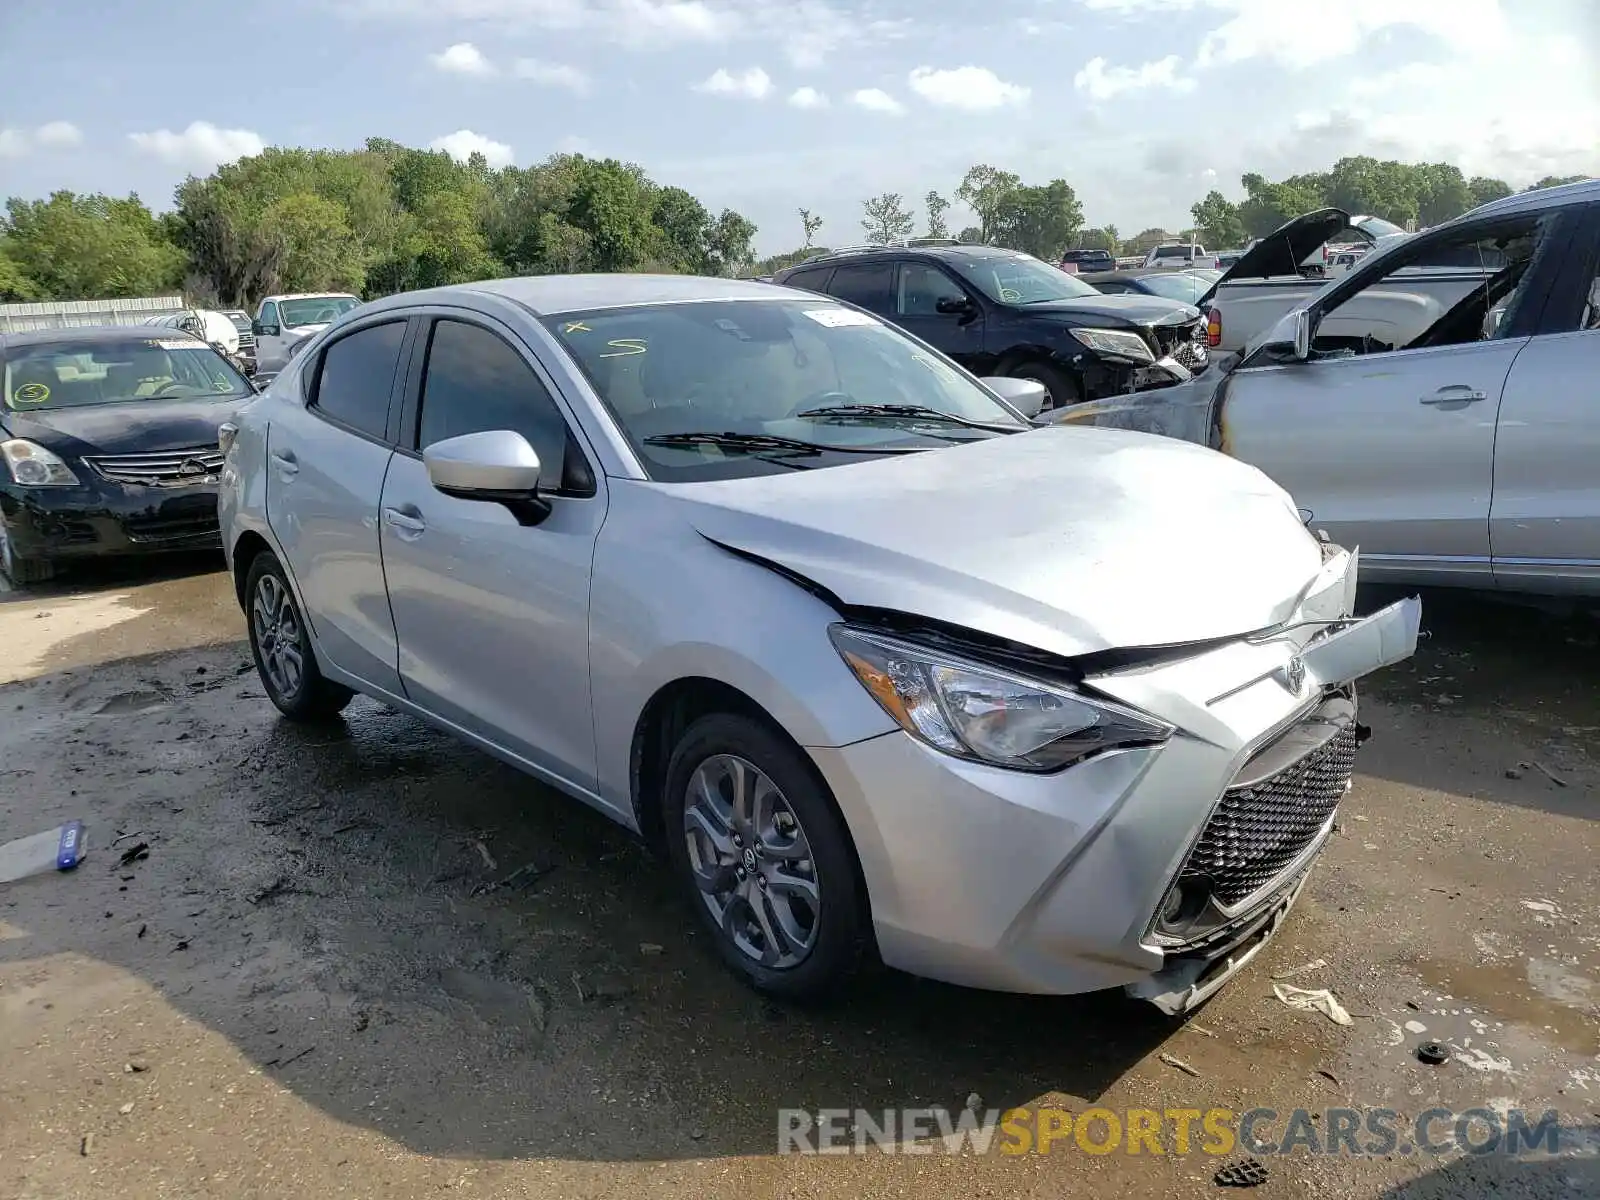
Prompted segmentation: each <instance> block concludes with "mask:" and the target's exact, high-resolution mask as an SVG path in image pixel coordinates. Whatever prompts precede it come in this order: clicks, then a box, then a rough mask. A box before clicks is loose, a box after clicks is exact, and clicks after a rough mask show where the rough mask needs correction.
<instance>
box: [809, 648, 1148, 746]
mask: <svg viewBox="0 0 1600 1200" xmlns="http://www.w3.org/2000/svg"><path fill="white" fill-rule="evenodd" d="M828 636H829V637H831V638H832V639H833V645H834V648H835V649H836V650H838V651H839V654H840V656H841V657H843V659H844V661H845V663H846V664H848V666H849V667H850V669H851V670H852V671H854V672H855V675H856V678H857V679H859V680H860V681H861V685H862V686H863V687H865V688H866V689H867V691H869V692H870V693H872V697H873V699H875V700H876V701H877V702H878V703H879V704H880V705H882V706H883V709H884V711H885V712H887V713H888V714H889V715H890V716H891V717H893V718H894V719H895V720H896V721H897V722H899V724H900V727H901V728H902V729H904V730H905V731H906V732H907V733H909V734H911V736H912V737H915V738H917V739H919V740H920V741H923V742H926V743H927V744H928V745H930V746H932V747H934V748H935V749H936V750H942V751H944V752H945V753H946V754H951V755H954V756H956V757H957V758H967V759H974V760H976V761H978V762H985V763H990V764H992V765H994V766H997V767H1009V768H1012V769H1014V770H1018V771H1056V770H1059V769H1061V768H1062V767H1066V766H1070V765H1071V764H1073V763H1075V762H1080V761H1082V760H1083V759H1085V758H1088V757H1089V756H1090V755H1092V754H1098V753H1100V752H1101V751H1102V750H1111V749H1115V748H1116V747H1119V746H1148V745H1152V744H1154V743H1158V742H1164V741H1166V740H1167V739H1168V738H1169V737H1171V736H1172V734H1173V727H1172V726H1171V725H1168V724H1166V723H1165V722H1163V721H1158V720H1156V719H1155V718H1154V717H1148V716H1145V715H1144V714H1143V713H1138V712H1134V711H1133V710H1132V709H1128V708H1123V707H1122V706H1121V705H1117V704H1112V703H1110V702H1109V701H1106V700H1101V699H1099V698H1098V697H1094V696H1088V695H1085V694H1083V693H1082V692H1078V691H1075V690H1073V689H1071V688H1069V687H1065V686H1062V685H1058V684H1052V683H1044V682H1041V681H1037V680H1027V679H1022V678H1019V677H1016V676H1012V675H1008V674H1006V673H1005V672H1003V671H999V670H996V669H995V668H993V667H988V666H984V665H982V664H979V663H971V662H964V661H962V660H961V659H959V658H956V657H954V656H951V655H948V654H944V653H942V652H940V651H936V650H930V649H927V648H926V647H922V646H917V645H914V644H912V643H909V642H902V641H899V640H897V639H895V638H890V637H884V636H883V635H881V634H877V633H868V632H866V631H865V630H861V629H852V628H850V627H849V626H847V625H832V626H829V628H828Z"/></svg>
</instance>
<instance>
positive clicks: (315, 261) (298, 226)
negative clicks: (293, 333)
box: [260, 192, 367, 292]
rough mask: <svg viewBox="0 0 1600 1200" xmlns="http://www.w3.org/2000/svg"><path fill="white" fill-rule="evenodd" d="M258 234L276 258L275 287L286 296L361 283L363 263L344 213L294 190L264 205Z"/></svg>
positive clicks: (354, 286) (346, 288)
mask: <svg viewBox="0 0 1600 1200" xmlns="http://www.w3.org/2000/svg"><path fill="white" fill-rule="evenodd" d="M260 234H261V236H262V238H263V239H264V240H265V241H266V242H267V243H268V244H270V245H271V246H273V247H274V248H275V250H276V251H277V255H278V259H277V262H278V272H277V275H278V279H277V285H278V286H279V287H280V288H282V289H284V290H285V291H291V292H324V291H334V290H337V291H351V292H359V291H361V289H362V288H363V287H364V286H365V285H366V276H367V270H366V264H365V263H364V262H363V261H362V256H361V253H360V249H359V248H358V246H357V245H356V240H355V234H354V233H353V232H352V231H351V229H350V224H349V222H348V221H347V220H346V218H345V210H344V209H342V208H340V207H339V205H337V204H335V203H334V202H333V201H331V200H324V199H323V198H322V197H321V196H314V195H312V194H310V193H308V192H297V193H295V194H294V195H292V196H285V197H284V198H283V199H281V200H275V201H273V202H272V204H270V205H268V207H267V210H266V211H265V212H264V213H262V214H261V223H260Z"/></svg>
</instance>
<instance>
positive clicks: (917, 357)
mask: <svg viewBox="0 0 1600 1200" xmlns="http://www.w3.org/2000/svg"><path fill="white" fill-rule="evenodd" d="M545 324H546V325H547V326H548V328H549V329H550V331H551V332H552V333H553V334H554V335H555V336H556V337H557V338H558V339H559V340H560V341H561V343H562V344H563V345H564V346H565V347H566V348H567V351H568V352H569V353H570V354H571V355H572V357H573V358H574V359H575V360H576V361H577V363H578V365H579V366H580V367H581V368H582V369H583V371H584V374H585V375H587V376H588V378H589V381H590V383H592V384H593V385H594V389H595V391H596V392H598V393H599V395H600V398H601V399H602V400H603V401H604V402H605V404H606V407H607V408H608V409H609V410H610V411H611V414H612V416H613V417H614V418H615V419H616V421H617V424H618V426H619V427H620V428H621V429H622V431H623V433H624V434H625V435H626V436H627V438H628V440H629V442H631V443H632V444H633V447H634V449H635V451H636V452H637V453H638V455H639V459H640V462H641V463H643V464H644V467H645V469H646V470H647V471H648V472H649V473H650V476H651V478H653V479H662V480H693V479H715V478H727V477H730V476H743V475H757V474H770V473H772V472H773V471H777V470H785V469H796V468H807V467H810V468H815V467H825V466H836V465H838V464H840V463H843V462H859V461H861V459H862V457H863V452H867V453H871V452H874V451H878V452H882V453H885V454H889V453H896V452H901V451H905V450H916V449H935V448H937V447H940V446H948V445H950V444H952V443H953V442H958V441H970V440H972V439H975V438H987V437H994V436H997V433H996V432H994V431H989V430H983V429H973V428H971V427H970V426H967V425H963V424H960V423H959V421H982V422H988V423H992V424H994V425H997V426H1003V427H1004V429H1005V431H1013V430H1014V431H1017V432H1020V431H1022V430H1024V429H1027V428H1029V426H1028V425H1027V424H1026V423H1024V422H1023V421H1021V420H1020V418H1018V416H1017V415H1016V414H1015V413H1013V412H1012V411H1011V410H1010V409H1008V408H1006V407H1005V406H1003V405H1002V404H1000V403H999V402H998V401H997V400H995V399H994V398H993V397H991V396H990V395H989V394H988V393H987V392H985V391H984V390H983V389H982V388H981V387H979V386H978V384H977V383H975V382H974V381H973V379H972V378H971V377H970V376H969V375H967V374H966V373H965V372H963V371H962V370H961V369H960V368H958V367H955V366H953V365H951V364H950V363H948V362H946V361H945V360H944V359H942V358H939V357H936V356H935V355H933V354H931V353H929V352H928V351H926V350H924V349H923V348H922V347H920V346H918V345H917V344H916V343H915V342H913V341H911V340H910V339H909V338H908V337H906V336H905V335H904V334H902V333H900V332H898V331H897V330H895V329H894V328H892V327H891V326H888V325H885V324H884V323H883V322H881V321H879V320H877V319H876V318H875V317H871V316H868V315H867V314H865V313H862V312H858V311H857V310H855V309H851V308H845V307H843V306H842V305H838V304H830V303H828V302H827V301H826V300H820V299H817V300H795V301H790V300H727V301H715V302H701V303H691V304H662V305H638V306H632V307H628V308H618V309H603V310H597V311H593V312H585V313H568V314H565V315H563V316H559V317H550V318H547V319H546V322H545ZM880 404H888V405H901V406H914V407H917V408H925V409H931V410H934V413H933V414H932V415H931V416H913V415H906V414H874V413H839V412H834V413H831V414H830V413H822V412H815V411H813V410H819V409H835V410H837V409H839V408H841V407H843V406H846V405H880ZM806 413H811V415H802V414H806ZM938 414H948V415H949V417H950V418H955V419H959V420H949V421H944V420H941V419H940V418H939V416H938ZM685 433H700V434H704V433H712V434H721V433H735V434H748V435H759V436H763V437H768V438H788V439H794V440H799V441H804V442H808V443H814V444H815V445H816V446H817V447H818V448H819V449H821V450H824V451H826V450H828V449H835V450H836V452H835V453H831V454H830V453H820V454H815V455H813V456H812V457H810V458H802V457H800V456H798V455H793V454H792V452H791V453H790V454H788V455H786V454H784V453H783V452H781V451H773V452H772V453H770V454H760V455H758V454H757V453H753V452H751V451H750V449H748V448H746V449H741V448H739V447H734V446H726V445H723V446H717V445H693V446H683V445H676V446H663V445H660V444H653V442H652V439H657V438H661V437H664V436H670V435H673V434H685Z"/></svg>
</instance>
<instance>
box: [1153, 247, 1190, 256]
mask: <svg viewBox="0 0 1600 1200" xmlns="http://www.w3.org/2000/svg"><path fill="white" fill-rule="evenodd" d="M1199 253H1200V249H1199V247H1198V246H1197V247H1195V248H1194V249H1192V250H1191V249H1190V248H1189V247H1188V246H1157V247H1156V257H1157V258H1193V257H1195V256H1196V255H1198V254H1199Z"/></svg>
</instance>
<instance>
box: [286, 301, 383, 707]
mask: <svg viewBox="0 0 1600 1200" xmlns="http://www.w3.org/2000/svg"><path fill="white" fill-rule="evenodd" d="M405 335H406V321H405V319H404V318H401V319H398V320H388V321H383V322H380V323H376V324H371V325H362V326H358V327H357V328H355V329H353V330H351V331H350V332H349V333H346V334H343V335H342V336H340V337H338V338H336V339H334V340H333V341H330V342H329V343H328V344H327V346H326V347H325V348H324V349H323V350H322V351H320V352H319V353H318V354H317V358H316V361H314V362H311V363H308V364H307V365H306V368H305V370H304V372H303V374H302V381H301V384H300V386H301V387H302V389H303V390H304V393H305V401H306V402H305V404H304V405H300V404H293V403H286V404H281V405H278V406H277V407H276V408H275V409H274V410H273V417H272V425H271V428H270V429H269V430H268V431H267V456H268V464H267V466H268V475H267V520H268V522H269V524H270V525H271V526H272V532H273V534H274V535H275V536H276V537H277V539H278V544H279V545H280V546H281V547H282V548H283V552H284V554H285V556H286V557H287V558H288V560H289V561H288V567H289V570H290V573H291V574H292V575H293V576H294V581H295V584H296V586H297V587H298V588H299V591H300V599H301V601H302V604H303V608H304V610H305V613H306V619H307V620H309V621H310V622H311V623H312V629H313V631H314V632H315V633H316V636H317V646H318V648H319V649H320V650H321V651H322V653H323V654H324V655H325V656H326V657H327V659H328V661H329V663H330V664H331V665H332V666H333V667H335V668H336V669H337V670H339V671H342V672H344V673H345V674H347V675H350V676H352V677H354V678H355V679H357V680H359V681H361V682H363V683H365V684H368V685H369V686H371V687H375V688H381V689H382V690H384V691H387V692H391V693H398V692H399V691H400V677H399V675H398V674H397V673H396V671H395V658H396V654H397V649H396V645H395V633H394V621H393V619H392V618H391V617H390V614H389V599H388V595H387V593H386V592H385V589H384V581H383V563H382V561H381V559H380V558H379V545H378V500H379V497H380V496H381V495H382V492H383V480H384V475H385V473H386V472H387V471H388V469H389V460H390V459H391V458H392V457H393V456H394V452H393V446H392V443H391V441H390V438H389V411H390V401H391V397H392V396H393V395H394V394H395V392H396V390H397V388H396V377H397V375H398V374H399V373H400V372H399V371H398V367H399V364H400V359H401V351H402V349H403V348H404V347H405V346H406V336H405Z"/></svg>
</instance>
